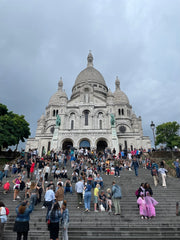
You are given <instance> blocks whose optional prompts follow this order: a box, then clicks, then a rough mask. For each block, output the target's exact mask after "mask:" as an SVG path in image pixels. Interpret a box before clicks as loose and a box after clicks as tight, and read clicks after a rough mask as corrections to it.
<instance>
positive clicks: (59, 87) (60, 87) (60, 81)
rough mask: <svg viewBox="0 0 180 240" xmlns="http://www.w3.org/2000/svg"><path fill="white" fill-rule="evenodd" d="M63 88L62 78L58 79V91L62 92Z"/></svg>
mask: <svg viewBox="0 0 180 240" xmlns="http://www.w3.org/2000/svg"><path fill="white" fill-rule="evenodd" d="M62 88H63V81H62V77H60V80H59V82H58V90H62Z"/></svg>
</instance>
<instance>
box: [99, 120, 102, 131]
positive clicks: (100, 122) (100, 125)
mask: <svg viewBox="0 0 180 240" xmlns="http://www.w3.org/2000/svg"><path fill="white" fill-rule="evenodd" d="M99 128H100V129H102V120H99Z"/></svg>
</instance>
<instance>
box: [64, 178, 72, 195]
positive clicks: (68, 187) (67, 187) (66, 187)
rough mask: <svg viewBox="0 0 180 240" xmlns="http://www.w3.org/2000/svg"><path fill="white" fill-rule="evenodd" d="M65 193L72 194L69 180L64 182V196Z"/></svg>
mask: <svg viewBox="0 0 180 240" xmlns="http://www.w3.org/2000/svg"><path fill="white" fill-rule="evenodd" d="M66 192H70V193H71V194H73V191H72V184H71V181H70V179H69V178H68V179H67V180H66V182H65V184H64V194H66Z"/></svg>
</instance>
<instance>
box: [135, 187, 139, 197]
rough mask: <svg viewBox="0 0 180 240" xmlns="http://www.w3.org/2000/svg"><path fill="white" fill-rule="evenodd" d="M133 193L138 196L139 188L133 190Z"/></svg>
mask: <svg viewBox="0 0 180 240" xmlns="http://www.w3.org/2000/svg"><path fill="white" fill-rule="evenodd" d="M135 195H136V197H138V196H139V188H138V189H137V190H136V191H135Z"/></svg>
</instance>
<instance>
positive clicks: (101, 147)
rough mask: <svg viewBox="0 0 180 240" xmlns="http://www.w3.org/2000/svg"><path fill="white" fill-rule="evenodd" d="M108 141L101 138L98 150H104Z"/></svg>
mask: <svg viewBox="0 0 180 240" xmlns="http://www.w3.org/2000/svg"><path fill="white" fill-rule="evenodd" d="M107 146H108V145H107V142H106V141H104V140H100V141H98V142H97V152H104V149H105V148H106V147H107Z"/></svg>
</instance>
